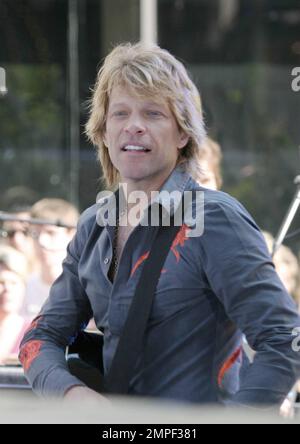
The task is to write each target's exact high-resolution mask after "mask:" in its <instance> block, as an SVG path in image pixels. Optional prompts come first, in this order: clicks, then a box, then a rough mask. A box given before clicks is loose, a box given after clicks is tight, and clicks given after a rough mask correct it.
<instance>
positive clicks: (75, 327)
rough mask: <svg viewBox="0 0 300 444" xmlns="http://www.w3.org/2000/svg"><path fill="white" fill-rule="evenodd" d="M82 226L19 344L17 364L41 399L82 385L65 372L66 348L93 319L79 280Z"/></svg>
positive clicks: (60, 394)
mask: <svg viewBox="0 0 300 444" xmlns="http://www.w3.org/2000/svg"><path fill="white" fill-rule="evenodd" d="M83 228H84V227H82V224H79V226H78V232H77V234H76V236H75V238H74V239H73V241H72V242H71V243H70V245H69V247H68V255H67V258H66V259H65V261H64V264H63V273H62V275H61V276H60V277H59V278H58V280H57V281H56V282H55V283H54V285H53V287H52V289H51V292H50V297H49V299H48V300H47V302H46V303H45V305H44V307H43V308H42V311H41V313H40V315H39V316H38V317H37V318H36V319H35V320H34V321H33V323H32V325H31V327H30V329H29V331H28V332H27V333H26V334H25V336H24V339H23V341H22V343H21V349H20V356H19V358H20V361H21V363H22V365H23V368H24V371H25V375H26V377H27V379H28V381H29V383H30V384H31V386H32V388H33V390H34V391H35V392H36V393H37V394H39V395H41V396H56V397H61V396H63V395H64V393H65V392H67V391H68V390H70V388H71V387H73V386H83V385H84V384H83V383H82V382H81V381H79V380H78V379H77V378H75V377H74V376H72V375H71V374H70V372H69V371H68V367H67V363H66V359H65V349H66V347H67V346H68V345H69V344H70V342H71V341H72V338H74V336H76V334H77V333H78V332H79V331H80V330H82V329H83V328H84V327H85V326H86V325H87V323H88V321H89V320H90V318H91V317H92V310H91V306H90V303H89V300H88V298H87V295H86V294H85V291H84V289H83V288H82V286H81V283H80V281H79V278H78V262H79V258H80V254H81V252H82V249H83V246H84V242H85V240H84V238H85V237H86V236H85V235H84V233H83Z"/></svg>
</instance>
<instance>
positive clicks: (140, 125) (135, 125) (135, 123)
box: [124, 115, 146, 136]
mask: <svg viewBox="0 0 300 444" xmlns="http://www.w3.org/2000/svg"><path fill="white" fill-rule="evenodd" d="M124 130H125V132H127V133H129V134H130V135H132V136H134V135H136V134H139V135H141V134H144V133H145V131H146V128H145V124H144V122H143V119H142V118H141V117H140V116H138V115H132V116H131V117H130V119H129V120H128V121H127V124H126V126H125V128H124Z"/></svg>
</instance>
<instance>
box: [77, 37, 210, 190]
mask: <svg viewBox="0 0 300 444" xmlns="http://www.w3.org/2000/svg"><path fill="white" fill-rule="evenodd" d="M120 85H126V86H129V87H131V88H133V90H134V91H135V92H136V93H137V94H139V95H141V96H149V95H152V96H157V97H163V98H165V99H166V100H167V101H168V103H169V106H170V109H171V111H172V113H173V114H174V117H175V119H176V121H177V124H178V127H179V128H180V129H181V130H182V131H183V132H184V133H185V134H186V135H188V136H189V141H188V143H187V145H186V147H184V149H183V150H181V154H180V155H179V158H178V164H179V163H182V164H184V165H185V166H186V170H187V171H188V172H189V173H190V174H192V175H193V176H194V175H196V174H197V171H198V170H199V163H198V162H197V153H198V151H199V150H200V149H201V145H202V143H203V140H204V137H205V129H204V120H203V112H202V103H201V98H200V95H199V92H198V90H197V88H196V86H195V84H194V83H193V82H192V80H191V79H190V77H189V75H188V73H187V71H186V69H185V67H184V66H183V64H182V63H181V62H179V61H178V60H177V59H176V58H175V57H174V56H172V55H171V54H170V53H169V52H168V51H166V50H164V49H161V48H160V47H159V46H156V45H150V46H149V45H144V44H142V43H137V44H134V45H132V44H130V43H126V44H122V45H119V46H117V47H116V48H115V49H114V50H113V51H112V52H111V53H110V54H109V55H108V56H107V57H106V59H105V62H104V64H103V66H102V68H101V69H100V71H99V72H98V76H97V81H96V85H95V88H94V91H93V96H92V100H91V104H90V108H91V111H90V117H89V120H88V122H87V124H86V134H87V136H88V138H89V140H90V141H91V142H92V143H93V144H94V145H95V146H96V147H97V148H98V158H99V160H100V163H101V165H102V169H103V179H104V180H105V181H106V184H107V186H108V187H110V188H113V187H115V186H116V185H117V184H118V182H119V180H120V175H119V172H118V171H117V169H116V168H115V167H114V165H113V163H112V161H111V159H110V156H109V152H108V149H106V147H105V145H104V142H103V135H104V132H105V127H106V117H107V109H108V105H109V97H110V94H111V92H112V89H113V88H114V87H115V86H120Z"/></svg>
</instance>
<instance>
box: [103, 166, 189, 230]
mask: <svg viewBox="0 0 300 444" xmlns="http://www.w3.org/2000/svg"><path fill="white" fill-rule="evenodd" d="M190 179H191V176H190V174H189V173H188V172H187V171H186V168H185V166H184V165H178V166H177V167H176V168H175V169H174V170H173V172H172V173H171V175H170V176H169V178H168V179H167V180H166V182H165V183H164V185H163V186H162V188H161V190H160V191H159V194H158V195H157V196H156V197H155V199H154V200H153V201H152V204H151V205H154V204H160V205H162V206H163V207H164V209H165V210H166V211H167V212H168V213H169V214H170V215H171V216H172V215H174V213H175V212H176V211H177V209H178V208H179V205H180V203H181V200H182V196H183V193H184V191H185V190H186V188H187V185H188V183H189V181H190ZM119 191H120V188H118V190H117V191H116V192H115V193H112V192H108V193H107V196H104V197H103V195H102V198H101V199H100V200H98V202H97V203H98V215H97V218H98V222H100V219H99V218H102V222H103V215H104V214H105V213H103V211H101V209H102V208H103V207H104V206H105V208H106V209H107V208H110V209H111V214H112V220H114V218H115V215H116V212H119V211H120V210H119V206H120V204H119V201H120V199H119ZM171 193H172V199H171V200H170V196H169V195H170V194H171ZM121 211H122V210H121ZM146 211H147V210H146ZM146 211H145V212H146ZM101 225H102V224H101ZM103 225H107V224H105V223H104V224H103Z"/></svg>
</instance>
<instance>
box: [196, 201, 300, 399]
mask: <svg viewBox="0 0 300 444" xmlns="http://www.w3.org/2000/svg"><path fill="white" fill-rule="evenodd" d="M200 246H201V247H200V250H201V251H200V252H201V261H202V264H203V267H204V270H205V273H206V276H207V279H208V281H209V284H210V286H211V288H212V290H213V292H214V293H215V295H216V296H217V298H218V299H219V300H220V302H221V303H222V305H223V306H224V308H225V311H226V313H227V315H228V316H229V318H230V319H231V320H232V321H233V322H234V323H235V324H236V325H237V327H238V328H239V329H240V330H241V331H242V332H243V333H244V334H245V335H246V338H247V340H248V342H249V344H250V346H251V347H252V348H253V349H254V350H255V351H256V357H255V360H254V363H253V365H251V366H250V367H249V369H248V370H247V371H246V372H245V374H244V376H243V378H242V380H241V382H240V389H239V391H238V393H237V394H236V395H235V397H234V399H233V400H234V402H237V403H242V404H262V403H263V404H277V403H280V402H281V401H282V400H283V399H284V398H285V396H286V395H287V393H288V392H289V390H290V389H291V388H292V386H293V385H294V383H295V381H296V380H297V378H299V376H300V355H299V352H297V351H294V350H293V347H292V343H293V340H294V337H293V331H294V329H295V328H297V327H299V326H300V319H299V315H298V311H297V308H296V305H295V303H294V302H293V300H292V298H291V297H290V295H288V293H287V292H286V290H285V289H284V287H283V284H282V283H281V281H280V279H279V277H278V275H277V273H276V271H275V268H274V265H273V263H272V260H271V257H270V255H269V253H268V251H267V247H266V243H265V241H264V238H263V236H262V234H261V232H260V231H259V229H258V227H257V226H256V224H255V223H254V221H253V220H252V218H251V217H250V216H249V214H248V213H247V212H246V210H245V209H244V208H243V207H242V206H241V205H240V204H239V203H238V202H236V201H235V200H234V199H231V198H229V197H228V200H227V201H223V202H219V201H216V202H209V203H206V205H205V231H204V234H203V236H202V237H201V238H200Z"/></svg>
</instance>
